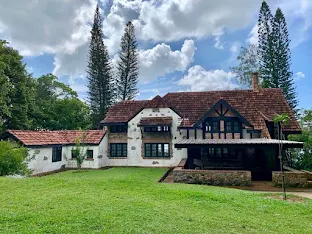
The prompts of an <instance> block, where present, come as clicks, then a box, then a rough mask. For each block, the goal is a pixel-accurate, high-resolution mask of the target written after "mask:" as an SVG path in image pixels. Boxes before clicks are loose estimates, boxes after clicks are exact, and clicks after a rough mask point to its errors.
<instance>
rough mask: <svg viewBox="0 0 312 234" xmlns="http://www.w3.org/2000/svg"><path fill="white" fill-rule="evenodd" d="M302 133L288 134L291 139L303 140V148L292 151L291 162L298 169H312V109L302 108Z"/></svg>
mask: <svg viewBox="0 0 312 234" xmlns="http://www.w3.org/2000/svg"><path fill="white" fill-rule="evenodd" d="M300 123H301V128H302V134H300V135H290V136H289V139H290V140H293V141H300V142H304V145H303V149H302V150H300V151H293V152H292V161H293V162H292V164H293V165H294V167H295V168H296V169H298V170H302V169H304V170H309V171H312V110H304V111H303V114H302V116H301V118H300Z"/></svg>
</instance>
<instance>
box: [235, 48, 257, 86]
mask: <svg viewBox="0 0 312 234" xmlns="http://www.w3.org/2000/svg"><path fill="white" fill-rule="evenodd" d="M257 53H258V47H257V46H256V45H253V44H250V45H249V46H248V48H245V47H241V50H240V52H239V55H238V56H237V60H238V61H239V64H238V65H237V66H236V67H232V68H231V70H232V72H234V73H235V74H236V80H237V83H238V84H239V86H240V87H241V88H242V89H250V88H251V86H252V79H251V75H252V73H254V72H258V73H259V72H260V65H259V57H258V54H257Z"/></svg>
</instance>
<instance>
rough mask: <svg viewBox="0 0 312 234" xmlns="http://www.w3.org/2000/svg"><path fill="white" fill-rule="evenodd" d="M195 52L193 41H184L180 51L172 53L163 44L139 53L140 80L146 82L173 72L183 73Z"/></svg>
mask: <svg viewBox="0 0 312 234" xmlns="http://www.w3.org/2000/svg"><path fill="white" fill-rule="evenodd" d="M195 50H196V47H195V44H194V41H193V40H185V41H184V43H183V45H182V48H181V51H179V50H176V51H172V50H171V47H170V46H169V45H166V44H165V43H162V44H158V45H156V46H155V47H154V48H152V49H149V50H144V51H140V80H141V81H143V82H146V81H150V80H153V79H155V78H158V77H161V76H164V75H166V74H170V73H172V72H175V71H181V72H182V71H185V70H186V69H187V67H188V66H189V65H190V64H191V63H192V62H193V57H194V54H195Z"/></svg>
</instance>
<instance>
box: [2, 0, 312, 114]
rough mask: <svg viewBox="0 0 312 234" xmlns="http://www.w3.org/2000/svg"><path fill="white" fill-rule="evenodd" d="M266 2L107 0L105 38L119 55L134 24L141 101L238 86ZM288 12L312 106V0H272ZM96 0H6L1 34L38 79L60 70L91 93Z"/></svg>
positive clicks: (300, 85) (299, 78) (298, 77)
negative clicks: (241, 59)
mask: <svg viewBox="0 0 312 234" xmlns="http://www.w3.org/2000/svg"><path fill="white" fill-rule="evenodd" d="M261 1H262V0H235V1H233V0H218V1H215V0H150V1H144V0H133V1H129V0H128V1H126V0H100V5H101V9H102V16H103V32H104V34H105V38H106V39H105V44H106V45H107V47H108V50H109V53H110V55H111V57H112V58H116V52H117V50H118V47H119V43H120V38H121V36H122V34H123V30H124V26H125V24H126V22H128V21H129V20H131V21H132V22H133V24H134V25H135V29H136V34H137V39H138V41H139V51H140V53H139V54H140V77H139V79H140V82H139V90H140V92H139V95H138V97H137V99H149V98H152V97H153V96H155V95H157V94H159V95H164V94H166V93H167V92H170V91H171V92H172V91H189V90H191V91H202V90H223V89H226V90H227V89H233V88H236V85H235V82H233V77H234V74H233V73H231V72H230V69H229V68H230V67H231V66H234V65H235V64H236V57H237V53H238V51H239V49H240V47H241V46H246V45H247V44H248V43H250V42H251V43H254V42H256V41H257V35H256V32H257V29H256V28H255V25H256V23H257V19H258V12H259V8H260V5H261ZM268 2H269V4H270V6H271V9H272V12H274V11H275V10H276V8H277V7H278V6H279V7H280V8H281V9H282V10H283V12H284V14H285V15H286V18H287V22H288V26H289V32H290V38H291V40H292V41H291V52H292V70H293V73H294V78H295V84H296V87H297V92H298V96H299V106H300V107H301V108H311V107H312V104H311V102H310V100H312V91H311V87H312V68H311V61H312V43H311V40H312V38H311V36H312V14H311V11H312V1H311V0H270V1H268ZM96 3H97V1H96V0H40V1H39V0H27V1H26V0H10V1H8V0H0V5H1V7H0V38H2V39H6V40H7V41H9V42H10V43H11V45H12V46H13V47H15V48H16V49H18V50H19V51H20V53H21V54H22V55H23V56H24V61H25V62H26V63H27V68H28V70H29V71H30V72H32V73H33V75H34V76H35V77H38V76H40V75H42V74H46V73H54V74H55V75H57V76H58V77H59V78H60V79H61V80H62V81H63V82H65V83H67V84H69V85H70V86H71V87H72V88H73V89H75V90H76V91H77V92H78V93H79V95H80V97H81V98H86V91H87V89H86V79H85V70H86V61H87V53H88V45H89V39H90V27H91V24H92V21H93V13H94V10H95V6H96Z"/></svg>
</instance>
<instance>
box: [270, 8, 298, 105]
mask: <svg viewBox="0 0 312 234" xmlns="http://www.w3.org/2000/svg"><path fill="white" fill-rule="evenodd" d="M272 36H273V51H274V67H275V69H274V71H273V74H272V79H273V81H274V82H275V84H273V87H275V88H281V89H282V91H283V93H284V95H285V98H286V100H287V101H288V103H289V105H290V107H291V108H292V110H294V111H295V108H296V106H297V104H298V101H297V100H296V95H297V94H296V91H295V87H294V81H293V73H292V72H291V70H290V65H291V53H290V49H289V43H290V40H289V35H288V30H287V23H286V20H285V16H284V14H283V12H282V11H281V9H280V8H278V9H277V10H276V14H275V17H274V21H273V30H272Z"/></svg>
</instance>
